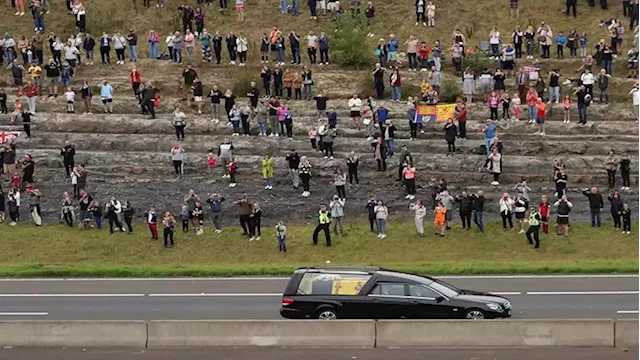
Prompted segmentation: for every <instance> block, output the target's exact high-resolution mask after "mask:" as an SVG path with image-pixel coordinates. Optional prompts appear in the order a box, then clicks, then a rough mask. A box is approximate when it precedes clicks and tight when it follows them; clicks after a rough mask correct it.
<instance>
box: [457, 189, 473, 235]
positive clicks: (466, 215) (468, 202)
mask: <svg viewBox="0 0 640 360" xmlns="http://www.w3.org/2000/svg"><path fill="white" fill-rule="evenodd" d="M455 199H456V202H457V203H460V220H461V221H462V228H463V229H467V230H471V207H472V205H473V197H472V196H471V195H468V194H467V192H466V191H463V192H462V194H460V195H458V196H456V198H455Z"/></svg>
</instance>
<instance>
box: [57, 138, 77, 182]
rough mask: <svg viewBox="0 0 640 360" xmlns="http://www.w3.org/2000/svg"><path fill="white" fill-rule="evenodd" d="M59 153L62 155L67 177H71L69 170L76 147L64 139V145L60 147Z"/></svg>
mask: <svg viewBox="0 0 640 360" xmlns="http://www.w3.org/2000/svg"><path fill="white" fill-rule="evenodd" d="M60 155H61V156H62V163H63V164H64V170H65V171H66V172H67V177H71V170H72V169H73V167H74V164H75V161H74V156H75V155H76V148H75V146H73V144H71V141H69V140H65V141H64V146H63V147H62V149H60Z"/></svg>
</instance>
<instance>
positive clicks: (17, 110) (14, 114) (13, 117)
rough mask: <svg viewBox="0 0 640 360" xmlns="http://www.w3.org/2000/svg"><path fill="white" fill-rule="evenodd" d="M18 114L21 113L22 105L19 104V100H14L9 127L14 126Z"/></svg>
mask: <svg viewBox="0 0 640 360" xmlns="http://www.w3.org/2000/svg"><path fill="white" fill-rule="evenodd" d="M20 113H22V103H21V102H20V99H16V101H15V102H14V103H13V112H12V113H11V121H10V122H9V125H14V124H15V123H16V120H18V116H20Z"/></svg>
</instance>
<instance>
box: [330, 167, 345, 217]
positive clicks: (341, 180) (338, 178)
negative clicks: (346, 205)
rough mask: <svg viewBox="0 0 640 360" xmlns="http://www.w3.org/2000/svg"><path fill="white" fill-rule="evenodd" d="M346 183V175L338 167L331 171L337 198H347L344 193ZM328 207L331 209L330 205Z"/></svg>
mask: <svg viewBox="0 0 640 360" xmlns="http://www.w3.org/2000/svg"><path fill="white" fill-rule="evenodd" d="M346 183H347V174H345V173H344V171H342V168H341V167H340V166H337V167H336V168H335V169H334V170H333V184H334V185H335V187H336V192H337V194H338V197H339V198H340V199H343V200H345V199H346V198H347V195H346V193H345V185H346ZM329 207H331V205H329Z"/></svg>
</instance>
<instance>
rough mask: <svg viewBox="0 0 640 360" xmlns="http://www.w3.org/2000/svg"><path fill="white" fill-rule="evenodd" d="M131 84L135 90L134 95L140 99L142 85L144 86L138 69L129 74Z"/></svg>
mask: <svg viewBox="0 0 640 360" xmlns="http://www.w3.org/2000/svg"><path fill="white" fill-rule="evenodd" d="M129 84H131V88H133V95H134V96H135V97H138V96H139V95H140V84H142V77H141V76H140V72H139V71H138V69H136V68H133V69H131V73H130V74H129Z"/></svg>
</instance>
